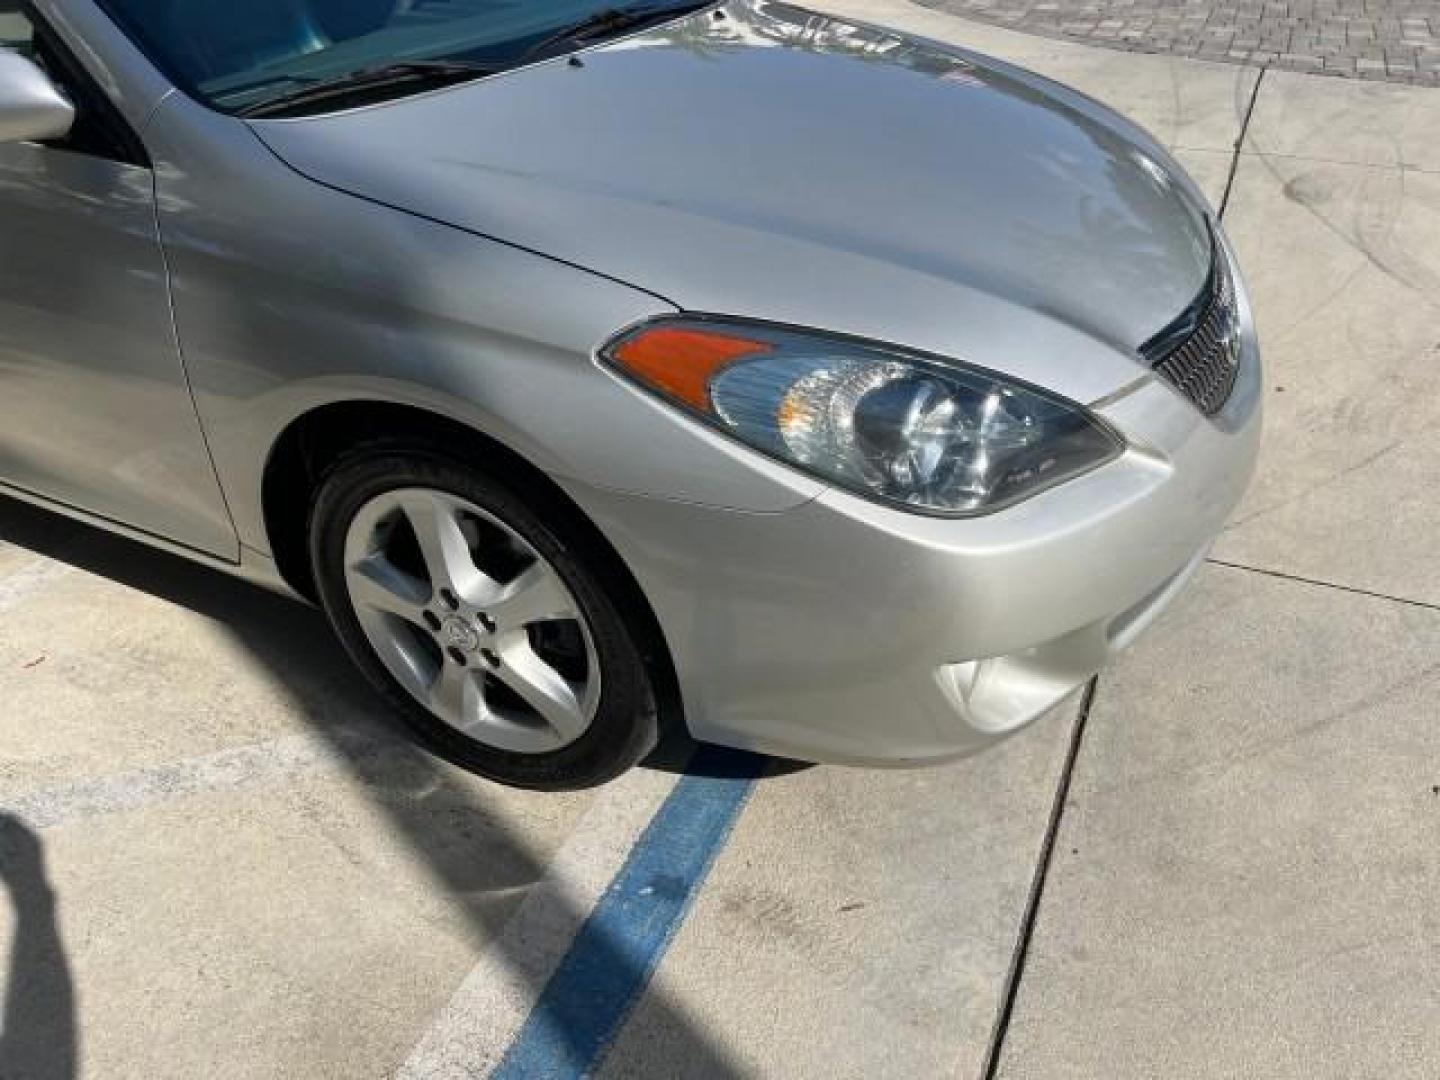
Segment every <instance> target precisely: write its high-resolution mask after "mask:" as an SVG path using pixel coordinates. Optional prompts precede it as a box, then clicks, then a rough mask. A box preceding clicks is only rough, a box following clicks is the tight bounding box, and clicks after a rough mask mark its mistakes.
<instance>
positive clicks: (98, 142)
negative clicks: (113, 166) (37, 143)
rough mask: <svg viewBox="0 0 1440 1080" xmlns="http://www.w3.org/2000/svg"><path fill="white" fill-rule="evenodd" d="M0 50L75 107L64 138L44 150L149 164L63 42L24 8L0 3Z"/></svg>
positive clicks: (8, 0)
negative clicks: (31, 68) (36, 70)
mask: <svg viewBox="0 0 1440 1080" xmlns="http://www.w3.org/2000/svg"><path fill="white" fill-rule="evenodd" d="M0 48H6V49H11V50H13V51H14V52H17V53H19V54H20V55H21V56H24V57H25V58H26V59H28V60H31V61H33V62H34V63H35V64H37V65H39V67H41V68H42V69H43V70H44V71H45V74H47V75H49V76H50V78H51V79H53V80H54V81H55V84H56V85H57V86H59V87H60V88H61V89H62V90H63V91H64V92H65V93H66V94H67V95H68V96H69V97H70V100H71V102H72V103H73V104H74V105H75V125H74V127H73V128H71V130H70V134H69V135H67V136H66V137H65V138H64V139H60V140H57V141H55V142H53V143H47V144H46V145H47V146H53V147H55V148H56V149H61V150H69V151H72V152H74V153H78V154H89V155H91V156H93V157H103V158H108V159H110V160H112V161H120V162H125V163H127V164H131V165H146V166H148V165H149V163H150V162H149V159H148V157H147V156H146V154H145V148H144V145H143V144H142V143H141V142H140V140H139V138H138V137H137V136H136V135H135V133H134V131H133V130H132V129H131V127H130V125H129V124H128V123H126V122H125V118H124V117H122V116H121V115H120V112H119V110H118V109H116V108H115V106H114V105H113V104H112V103H111V102H110V99H109V98H108V97H106V96H105V92H104V91H103V90H101V89H100V87H99V86H98V85H96V83H95V81H94V80H93V79H92V78H91V77H90V76H89V74H88V73H87V72H86V71H85V69H84V68H83V67H82V66H81V64H80V62H79V61H78V60H77V59H75V57H74V55H73V54H72V53H71V52H70V50H69V49H68V48H67V47H66V46H65V44H64V42H62V41H61V40H60V38H59V37H58V36H57V35H56V34H55V32H54V31H53V30H51V29H50V27H49V26H47V25H46V24H45V23H44V21H43V20H41V19H40V17H39V16H37V15H35V14H33V13H32V12H30V11H29V10H28V6H27V5H21V4H16V3H15V2H14V0H0Z"/></svg>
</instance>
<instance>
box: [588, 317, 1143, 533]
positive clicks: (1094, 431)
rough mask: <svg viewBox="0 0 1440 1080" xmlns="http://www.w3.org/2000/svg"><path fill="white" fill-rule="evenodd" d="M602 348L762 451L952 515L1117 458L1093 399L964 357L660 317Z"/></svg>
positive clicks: (614, 361) (624, 368) (1115, 443)
mask: <svg viewBox="0 0 1440 1080" xmlns="http://www.w3.org/2000/svg"><path fill="white" fill-rule="evenodd" d="M601 356H602V358H603V359H604V360H605V361H606V362H607V363H609V364H611V365H612V366H614V367H615V368H617V369H619V370H620V371H621V372H624V373H625V374H627V375H629V376H630V377H631V378H633V379H635V380H636V381H637V382H639V383H640V384H641V385H642V386H645V387H647V388H648V389H650V390H653V391H655V392H657V393H659V394H660V395H661V396H663V397H665V398H666V399H668V400H670V401H671V402H673V403H675V404H678V405H681V406H683V407H685V408H686V409H687V410H688V411H690V412H692V413H694V414H696V415H698V416H700V417H702V418H703V419H705V420H706V421H708V422H709V423H711V424H713V425H714V426H715V427H717V428H719V429H720V430H721V431H725V432H728V433H729V434H731V435H733V436H735V437H736V438H738V439H740V440H741V441H742V442H745V443H747V444H748V445H750V446H752V447H754V448H755V449H757V450H760V451H761V452H763V453H765V454H768V455H770V456H771V457H775V458H778V459H780V460H782V461H786V462H789V463H791V464H793V465H796V466H798V467H800V468H802V469H804V470H805V471H807V472H809V473H811V474H813V475H815V476H817V477H819V478H820V479H822V480H826V481H829V482H832V483H835V484H839V485H841V486H844V487H846V488H849V489H850V490H852V491H855V492H857V493H859V494H861V495H865V496H868V497H870V498H874V499H879V500H882V501H885V502H890V503H896V504H899V505H901V506H904V507H907V508H909V509H913V510H918V511H923V512H929V513H937V514H949V515H955V516H963V515H972V514H982V513H986V512H988V511H991V510H995V509H998V508H1000V507H1002V506H1007V505H1010V504H1011V503H1014V502H1017V501H1019V500H1021V499H1024V498H1026V497H1028V496H1030V495H1033V494H1035V493H1037V492H1039V491H1042V490H1044V489H1045V488H1048V487H1052V486H1054V485H1055V484H1058V483H1060V482H1061V481H1063V480H1067V479H1069V478H1071V477H1073V476H1076V475H1078V474H1079V473H1082V472H1086V471H1088V470H1090V469H1093V468H1095V467H1096V466H1098V465H1101V464H1103V463H1105V462H1106V461H1109V460H1110V459H1111V458H1113V457H1115V456H1116V455H1117V454H1118V453H1119V452H1120V449H1121V443H1120V440H1119V439H1118V437H1117V436H1116V435H1115V434H1114V433H1113V432H1111V430H1110V429H1109V428H1107V427H1105V426H1104V425H1103V424H1102V423H1101V422H1100V421H1099V420H1097V419H1096V418H1095V417H1094V416H1092V415H1091V414H1090V413H1089V412H1087V411H1086V410H1085V409H1084V408H1082V407H1081V406H1079V405H1076V404H1074V403H1071V402H1067V401H1065V400H1063V399H1061V398H1059V397H1056V396H1054V395H1052V394H1049V393H1047V392H1045V391H1042V390H1039V389H1036V388H1034V387H1030V386H1025V385H1022V384H1019V383H1016V382H1014V381H1013V380H1010V379H1006V378H1003V377H1002V376H999V375H996V374H994V373H991V372H988V371H984V370H981V369H978V368H973V367H969V366H967V365H963V364H960V363H958V362H955V361H939V360H936V359H934V358H931V357H926V356H920V355H916V354H913V353H909V352H906V351H904V350H900V349H895V348H892V347H889V346H884V345H878V344H871V343H868V342H859V341H853V340H850V339H846V338H831V337H828V336H825V335H821V334H812V333H808V332H801V331H794V330H786V329H779V328H774V327H769V326H765V325H756V324H752V323H742V322H737V321H731V320H722V319H698V318H696V319H664V320H661V321H658V322H654V323H650V324H647V325H645V326H642V327H640V328H638V329H636V330H632V331H630V332H628V333H626V334H624V335H622V336H621V337H619V338H617V339H616V340H615V341H613V342H611V343H610V344H609V345H607V346H606V347H605V348H604V349H603V350H602V351H601Z"/></svg>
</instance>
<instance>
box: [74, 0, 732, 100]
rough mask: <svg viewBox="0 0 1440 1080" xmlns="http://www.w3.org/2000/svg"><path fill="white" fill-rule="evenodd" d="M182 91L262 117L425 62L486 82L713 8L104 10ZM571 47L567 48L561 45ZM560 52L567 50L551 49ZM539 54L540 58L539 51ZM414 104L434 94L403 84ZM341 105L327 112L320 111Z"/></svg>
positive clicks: (488, 2)
mask: <svg viewBox="0 0 1440 1080" xmlns="http://www.w3.org/2000/svg"><path fill="white" fill-rule="evenodd" d="M102 4H103V6H104V7H105V9H106V10H107V11H108V12H109V13H110V16H111V18H113V19H114V20H115V21H116V22H117V23H119V24H120V26H121V27H122V28H123V29H124V30H125V31H126V33H127V34H129V35H130V37H131V38H132V39H133V40H134V41H135V42H136V43H137V44H138V45H139V46H140V47H141V48H142V49H143V50H144V51H145V52H146V53H147V54H148V55H149V57H150V59H151V60H152V61H153V62H154V63H155V64H156V66H158V67H159V68H160V69H161V70H162V71H164V72H165V74H166V75H167V76H168V77H169V78H170V79H171V80H173V81H174V82H175V83H176V84H177V85H179V86H180V87H181V88H183V89H184V90H185V91H186V92H187V93H189V94H191V95H192V96H194V97H196V98H198V99H200V100H201V101H203V102H205V103H206V104H208V105H210V106H212V107H214V108H217V109H221V110H223V111H226V112H247V111H254V110H255V109H256V108H257V107H263V106H264V104H265V103H266V102H267V101H270V100H278V99H280V98H282V97H284V96H285V95H287V94H292V93H294V91H295V90H296V88H297V86H305V85H311V84H316V83H320V82H324V81H327V80H332V79H341V78H343V77H345V76H347V75H349V74H352V73H355V72H363V71H375V70H378V69H383V68H386V67H389V66H391V65H395V64H404V63H410V62H414V61H435V60H445V61H456V62H466V63H470V64H473V65H475V70H476V73H477V74H483V73H485V72H487V71H495V70H497V69H501V68H505V67H510V66H514V65H515V64H518V63H522V62H524V61H526V60H529V59H532V58H534V56H532V55H531V54H532V52H534V53H535V55H539V56H553V55H555V54H556V53H557V52H564V51H567V50H566V49H565V48H564V46H565V45H567V44H568V45H569V46H570V47H571V48H579V47H580V46H581V45H585V44H590V43H591V42H593V41H595V40H598V39H599V38H600V37H602V36H604V32H605V31H606V30H607V29H610V30H613V32H620V31H622V30H627V29H632V28H633V26H634V20H631V21H630V22H626V21H625V20H622V19H614V20H610V21H606V20H605V19H601V20H599V21H598V22H596V29H595V31H594V32H583V33H581V34H579V35H577V36H576V37H575V38H574V39H573V40H572V39H569V38H568V37H567V30H568V29H569V28H572V27H582V26H584V24H586V22H587V20H592V21H593V20H594V17H595V16H597V15H602V14H604V13H611V12H614V11H615V10H616V9H619V11H621V12H626V13H629V12H641V13H644V14H645V15H652V16H653V17H654V18H653V20H652V21H662V20H663V19H664V18H666V17H668V16H669V15H671V14H678V13H680V12H682V11H687V10H693V9H695V8H697V7H701V6H705V5H703V4H698V3H694V2H691V3H684V2H681V0H674V2H671V0H641V2H640V3H634V2H627V0H102ZM556 35H560V38H561V40H560V41H558V42H555V41H553V40H552V39H555V38H556ZM552 44H554V45H559V46H560V47H558V48H554V47H550V46H551V45H552ZM537 47H540V48H539V49H538V51H537ZM397 86H400V87H403V90H397V92H405V91H408V90H413V89H416V88H422V89H423V88H424V84H423V83H421V82H416V83H414V84H397ZM337 105H338V103H336V104H331V105H328V106H325V105H318V104H317V105H316V107H315V109H314V110H313V111H323V110H324V109H325V108H327V107H328V108H335V107H337Z"/></svg>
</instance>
